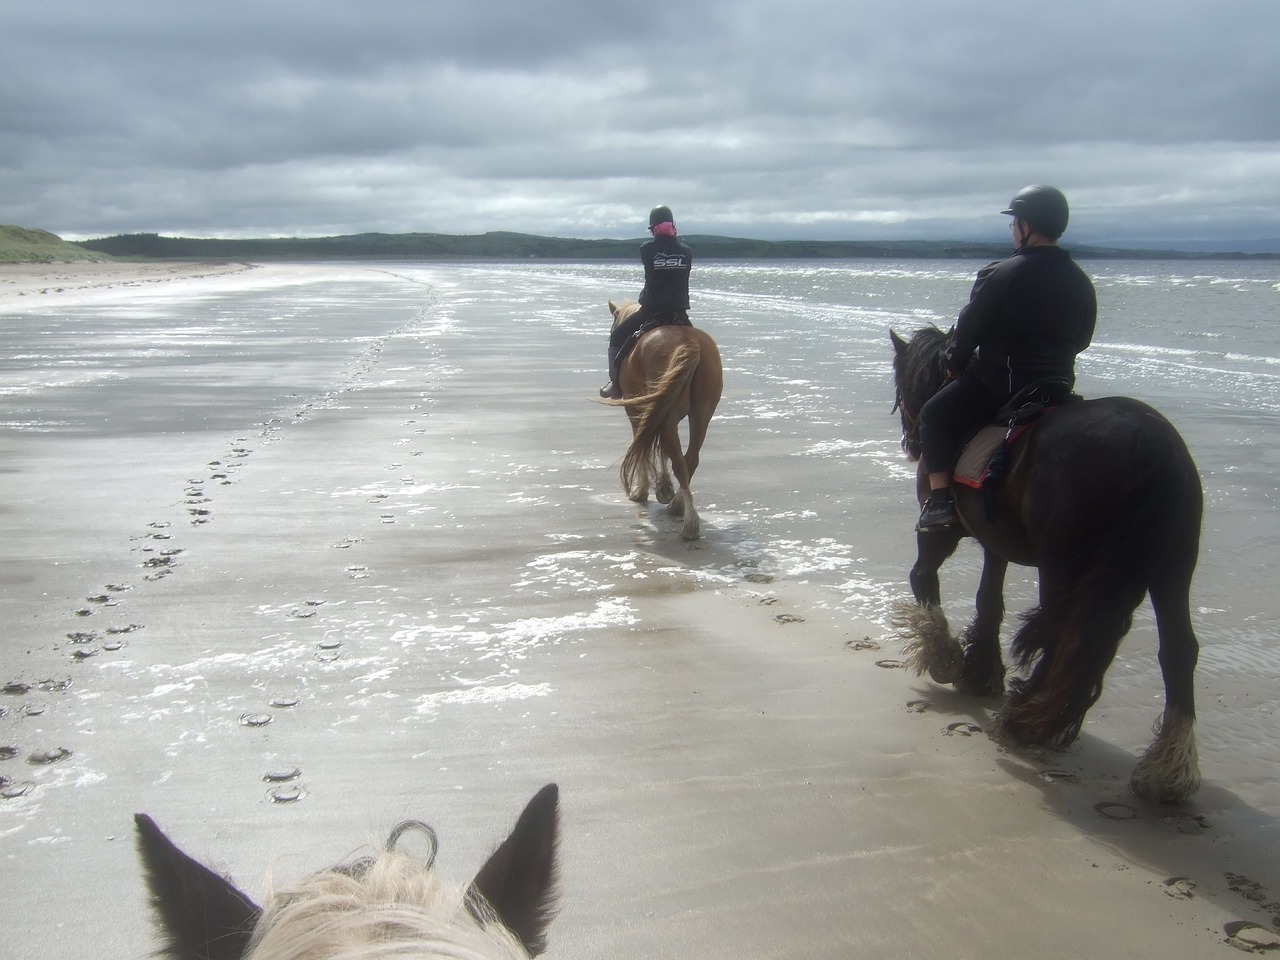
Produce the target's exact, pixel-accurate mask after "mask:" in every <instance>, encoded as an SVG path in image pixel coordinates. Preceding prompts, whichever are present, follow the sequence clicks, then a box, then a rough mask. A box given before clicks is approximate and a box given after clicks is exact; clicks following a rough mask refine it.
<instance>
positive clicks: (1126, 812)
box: [1093, 800, 1138, 820]
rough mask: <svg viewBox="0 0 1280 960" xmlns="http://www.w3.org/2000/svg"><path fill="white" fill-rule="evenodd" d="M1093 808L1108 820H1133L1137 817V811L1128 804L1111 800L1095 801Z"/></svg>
mask: <svg viewBox="0 0 1280 960" xmlns="http://www.w3.org/2000/svg"><path fill="white" fill-rule="evenodd" d="M1093 809H1094V810H1096V811H1098V813H1100V814H1102V816H1104V817H1106V818H1107V819H1108V820H1135V819H1137V817H1138V811H1137V810H1136V809H1134V808H1133V807H1131V806H1129V804H1127V803H1117V802H1115V801H1113V800H1112V801H1107V800H1104V801H1103V802H1102V803H1095V804H1094V805H1093Z"/></svg>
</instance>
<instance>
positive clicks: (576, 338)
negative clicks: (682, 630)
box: [0, 261, 1280, 676]
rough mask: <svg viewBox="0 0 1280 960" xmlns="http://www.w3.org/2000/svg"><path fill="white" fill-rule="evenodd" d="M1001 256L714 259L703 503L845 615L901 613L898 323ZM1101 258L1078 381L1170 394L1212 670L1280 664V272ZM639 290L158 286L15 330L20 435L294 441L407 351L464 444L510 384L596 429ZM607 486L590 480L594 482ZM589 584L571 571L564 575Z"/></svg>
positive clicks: (517, 281)
mask: <svg viewBox="0 0 1280 960" xmlns="http://www.w3.org/2000/svg"><path fill="white" fill-rule="evenodd" d="M976 266H977V264H974V263H969V262H963V261H960V262H932V261H928V262H901V263H895V262H884V261H839V262H835V263H826V262H813V261H793V262H780V263H754V262H752V263H737V262H708V263H700V264H699V265H698V267H697V270H696V273H695V283H694V288H695V289H694V305H693V315H694V317H695V319H696V321H697V322H698V323H700V324H701V325H703V326H705V327H706V328H707V329H709V330H710V331H711V332H712V333H713V334H714V335H715V336H716V338H717V340H718V342H719V344H720V347H721V350H722V353H723V355H724V359H725V368H726V374H725V379H726V390H725V397H724V400H723V402H722V404H721V407H720V409H719V411H718V413H717V417H716V420H715V423H714V426H713V429H712V431H711V435H710V438H709V440H708V444H707V447H706V452H705V456H704V460H703V466H702V469H701V471H700V473H699V476H698V478H697V482H696V484H695V491H696V493H697V498H698V503H699V504H700V506H701V510H702V513H703V515H704V520H705V522H706V524H707V526H708V528H709V530H710V531H711V534H710V536H711V537H712V538H713V539H714V540H715V542H716V543H717V544H719V545H721V546H722V547H723V548H724V549H726V550H727V551H728V552H729V553H728V555H730V556H732V557H733V562H734V563H735V564H738V565H750V567H751V568H752V569H753V570H755V571H756V572H757V574H758V575H759V576H760V577H768V576H786V577H789V578H804V579H806V580H809V581H812V583H813V584H815V585H816V586H817V587H819V588H820V590H821V593H822V595H825V596H826V597H827V598H828V602H829V603H830V604H831V605H832V606H835V607H839V608H842V609H846V610H848V611H849V612H850V614H851V615H856V616H859V617H864V618H867V619H870V620H872V621H875V622H880V623H884V622H886V612H887V607H888V603H889V601H890V600H891V598H893V597H896V596H900V595H901V593H902V591H903V572H904V571H905V569H906V567H907V566H909V563H910V559H911V553H912V550H913V544H912V536H911V529H910V528H911V521H912V514H913V507H912V505H911V482H910V478H911V477H912V475H913V466H912V465H911V464H909V463H907V462H906V460H905V459H904V458H903V456H902V455H901V451H900V448H899V444H898V424H897V419H896V417H895V416H893V415H892V414H891V413H890V411H889V407H890V406H891V404H892V388H891V384H890V370H889V359H890V351H889V349H888V345H887V333H888V331H889V330H890V329H895V330H898V331H899V332H906V331H910V330H912V329H914V328H916V327H918V326H921V325H924V324H927V323H934V324H938V325H941V326H946V325H947V324H949V323H950V322H951V320H952V318H953V316H954V312H955V310H956V309H957V307H958V306H959V305H960V304H961V303H963V300H964V298H965V296H966V295H967V291H968V287H969V285H970V283H971V282H972V276H973V273H974V270H975V269H976ZM1085 266H1086V267H1087V268H1088V269H1089V270H1090V271H1091V273H1092V274H1093V275H1094V277H1095V279H1096V283H1097V286H1098V290H1099V299H1100V305H1101V311H1100V312H1101V318H1100V323H1099V328H1098V333H1097V336H1096V339H1095V343H1094V346H1093V347H1092V348H1091V349H1090V350H1089V351H1088V352H1087V353H1086V354H1085V355H1084V356H1083V357H1082V358H1081V361H1080V379H1079V390H1080V391H1081V392H1082V393H1084V394H1086V395H1089V396H1097V395H1103V394H1108V393H1125V394H1128V395H1131V396H1135V397H1138V398H1139V399H1143V400H1146V401H1148V402H1150V403H1152V404H1154V405H1155V406H1157V407H1158V408H1159V409H1161V410H1162V412H1164V413H1165V414H1166V415H1167V416H1168V417H1169V418H1170V419H1171V420H1172V421H1173V422H1174V423H1175V425H1176V426H1178V428H1179V429H1180V430H1181V431H1182V432H1183V434H1184V436H1185V437H1186V439H1187V442H1188V444H1189V445H1190V447H1191V449H1192V452H1193V455H1194V456H1195V457H1196V459H1197V462H1198V463H1199V465H1200V467H1201V470H1202V473H1203V476H1204V482H1205V489H1206V517H1205V526H1204V543H1203V548H1202V559H1201V564H1200V571H1199V574H1198V577H1197V580H1196V589H1195V602H1196V605H1197V607H1198V608H1199V609H1198V619H1197V626H1198V630H1199V634H1200V638H1201V641H1202V643H1203V645H1204V647H1205V651H1204V656H1203V660H1202V663H1203V666H1202V669H1203V670H1205V671H1213V670H1215V669H1218V668H1219V667H1221V668H1224V669H1225V668H1228V667H1230V668H1231V669H1241V668H1247V669H1249V670H1253V671H1262V672H1264V673H1267V674H1269V675H1271V676H1274V675H1276V674H1277V673H1280V652H1278V648H1277V646H1276V645H1275V644H1274V643H1272V642H1270V638H1271V637H1274V636H1275V635H1276V633H1277V626H1278V625H1280V598H1278V597H1277V594H1276V592H1275V590H1274V589H1273V584H1274V577H1273V575H1272V573H1271V570H1270V565H1271V563H1272V561H1273V559H1274V544H1275V541H1276V535H1277V533H1280V524H1278V523H1277V520H1276V518H1277V505H1278V501H1280V483H1278V481H1277V479H1276V477H1277V468H1278V467H1280V454H1277V450H1280V333H1277V329H1276V325H1275V323H1274V322H1273V318H1274V315H1275V306H1276V301H1277V299H1280V282H1278V281H1277V275H1276V272H1275V269H1274V266H1273V265H1271V264H1265V263H1264V264H1251V263H1234V262H1222V263H1209V262H1196V263H1189V264H1188V263H1174V262H1169V263H1164V262H1141V263H1138V262H1134V263H1115V262H1106V263H1091V262H1086V263H1085ZM245 276H246V278H252V277H253V274H252V273H251V274H248V275H245ZM635 288H636V270H635V268H634V267H633V266H632V265H630V264H501V265H488V264H486V265H474V264H472V265H468V264H460V265H450V266H447V267H445V266H439V265H434V264H433V265H421V264H399V263H397V264H378V265H359V266H358V267H357V268H356V269H345V268H343V269H335V272H334V276H333V278H332V279H328V280H326V281H325V282H309V283H305V284H299V283H297V282H294V281H289V280H286V281H284V282H274V283H272V282H263V281H262V280H253V279H245V280H244V281H243V282H241V283H239V284H236V285H233V286H232V288H231V289H220V288H218V287H216V286H215V287H208V288H201V289H200V291H199V292H198V293H195V294H189V295H186V296H182V297H178V298H173V297H167V296H164V295H163V294H162V293H158V292H151V293H149V294H148V295H146V296H139V295H133V296H131V297H121V298H119V299H116V300H107V301H99V302H95V303H88V304H83V305H79V306H76V307H71V308H67V307H62V308H57V309H53V310H41V309H39V307H38V305H37V306H35V307H34V308H33V307H31V306H30V305H26V304H24V307H23V309H22V310H21V311H19V312H14V313H13V314H12V315H11V316H8V317H6V318H5V342H6V346H7V349H6V351H5V356H4V357H3V358H0V441H2V442H3V443H4V444H5V445H6V447H7V448H8V449H10V450H12V451H14V452H16V453H18V454H19V455H20V454H21V453H22V451H23V450H25V449H28V448H30V447H40V446H42V445H47V444H49V443H52V442H56V440H57V439H58V438H69V437H77V438H99V439H109V438H116V437H119V438H127V437H138V436H141V435H144V434H148V433H150V434H157V433H158V434H165V435H186V436H190V435H192V434H194V433H200V432H215V433H216V432H237V431H240V432H245V431H256V432H257V433H258V434H259V435H260V437H261V438H263V439H265V440H267V441H269V440H270V439H271V438H272V436H273V435H275V434H278V433H279V431H281V430H283V429H286V428H287V427H288V426H289V425H290V424H296V423H299V422H302V421H304V420H305V419H306V418H307V417H308V416H309V415H310V414H311V413H312V412H313V411H314V410H316V409H318V408H319V409H324V408H326V407H332V406H334V405H341V404H342V402H343V397H344V395H345V394H349V393H352V392H358V391H360V390H363V389H369V388H371V387H373V386H376V385H377V384H378V383H379V382H384V383H395V382H396V380H397V371H396V370H395V369H394V368H392V369H388V364H386V363H383V362H381V361H382V351H383V350H385V349H386V348H387V347H388V345H390V344H394V343H396V342H397V341H398V340H405V339H408V340H412V339H419V340H423V341H428V342H429V343H430V344H431V349H432V357H433V359H432V366H431V368H430V369H429V371H427V374H428V377H427V382H424V383H422V384H420V385H419V386H420V388H421V403H422V405H423V408H424V410H425V409H428V408H432V409H434V408H439V410H440V412H442V413H444V412H447V415H448V416H449V417H450V418H453V419H454V420H455V422H456V424H457V432H458V434H459V435H461V436H465V435H467V434H470V433H474V434H475V435H476V438H477V440H476V442H479V443H482V444H485V445H486V446H487V445H488V444H487V440H484V439H481V438H483V437H484V435H485V431H486V424H485V422H483V421H482V420H481V419H476V420H475V421H474V422H468V418H469V417H472V416H479V415H480V413H481V411H482V409H484V406H483V405H482V404H480V403H475V404H471V403H469V400H468V396H467V392H468V391H469V390H485V389H490V388H496V389H499V390H501V389H509V390H511V391H512V392H514V393H517V394H519V395H520V397H521V399H520V401H519V405H520V406H521V408H522V410H521V413H522V418H523V427H522V432H524V433H526V434H528V433H529V432H531V431H536V430H537V429H538V425H537V421H538V418H539V417H544V418H545V419H547V422H548V423H554V422H555V419H556V418H555V417H554V416H552V414H554V413H555V412H559V411H563V410H565V409H569V410H572V411H573V415H574V416H575V417H581V418H582V419H583V421H584V422H587V421H589V422H591V423H593V424H596V425H597V426H598V425H599V423H601V422H604V421H607V418H609V417H610V416H611V415H612V414H613V411H608V410H602V409H599V408H597V407H593V406H591V405H590V403H589V399H590V397H591V395H592V393H593V392H594V389H595V386H596V385H598V384H597V383H596V381H598V380H600V379H602V378H601V376H600V366H601V364H600V355H601V353H602V350H601V343H602V341H603V339H604V335H605V329H606V327H607V320H608V314H607V312H606V310H605V307H604V301H605V300H606V299H608V298H610V297H612V298H613V299H616V300H619V301H621V300H624V299H627V298H628V296H629V295H630V294H632V293H633V292H634V290H635ZM419 375H421V374H420V372H416V371H415V373H414V376H419ZM486 381H487V382H486ZM473 384H474V385H473ZM544 411H545V412H544ZM489 413H490V412H489V411H486V412H485V414H484V415H485V416H488V415H489ZM614 419H616V420H621V416H620V415H618V416H616V417H614ZM615 434H616V436H615ZM608 436H609V439H610V440H611V441H613V442H611V443H605V444H603V445H601V446H599V447H596V448H591V449H586V448H584V447H583V446H582V445H581V444H580V443H575V444H570V443H569V441H571V440H575V439H577V438H575V437H574V434H573V431H572V430H570V431H568V432H567V434H566V435H564V436H560V435H557V434H555V433H554V431H552V432H551V435H549V436H548V437H547V440H546V443H545V445H544V446H542V447H538V446H537V445H526V446H525V449H523V450H522V451H521V456H520V458H519V462H517V460H516V459H514V458H513V459H512V460H511V462H510V463H508V464H505V465H504V466H503V467H502V468H501V469H502V471H503V472H504V473H505V476H506V479H507V480H508V481H509V488H510V489H509V496H507V497H505V498H504V502H503V503H502V504H501V505H500V506H499V507H496V508H495V509H496V511H497V515H498V516H499V517H500V519H499V520H498V523H499V525H504V524H505V525H510V524H515V525H517V526H518V525H519V524H520V523H521V522H522V519H521V518H522V517H523V516H525V515H528V514H529V513H531V512H532V511H535V510H537V509H538V508H539V504H540V500H539V499H538V496H537V495H530V496H522V495H521V493H520V491H519V487H520V486H521V481H520V478H521V477H524V476H535V475H540V474H543V473H545V472H546V471H548V470H555V469H557V464H558V461H559V460H561V459H562V458H563V457H564V453H563V452H562V451H561V449H560V448H561V447H564V446H569V445H572V446H574V447H575V451H574V454H573V456H575V457H577V458H578V459H579V460H583V461H585V462H586V463H588V464H590V466H591V469H592V470H593V471H594V470H596V468H597V467H598V470H599V475H598V476H597V477H595V480H596V481H597V482H598V490H596V491H594V494H595V495H596V496H600V495H606V496H608V497H612V496H613V495H614V493H615V491H613V490H611V489H610V482H609V480H610V478H609V474H610V471H611V469H612V466H611V465H612V464H613V463H614V462H615V461H616V458H617V456H618V455H619V454H620V452H621V447H622V444H623V442H624V440H625V428H624V427H623V426H622V424H621V423H619V424H618V425H617V428H616V430H612V433H610V434H609V435H608ZM431 455H432V453H431V452H428V454H427V456H431ZM493 455H494V456H495V457H498V458H501V456H502V452H501V451H494V453H493ZM422 489H423V488H422V485H421V483H419V484H418V490H420V491H421V490H422ZM403 494H404V491H403V490H400V491H395V495H396V496H397V497H398V498H401V499H402V498H403ZM582 500H583V501H584V502H588V501H590V500H591V495H588V494H587V493H586V492H585V491H584V496H583V497H582ZM564 511H565V513H564V520H563V522H564V524H565V531H564V532H565V534H566V535H573V533H574V531H579V530H581V529H582V528H583V526H584V525H585V523H586V522H587V520H588V518H587V517H583V516H577V515H575V513H574V510H573V505H572V504H570V503H566V504H565V505H564ZM589 512H590V511H588V513H589ZM977 562H978V561H977V557H976V550H962V551H961V555H960V556H959V557H958V558H957V560H956V561H954V562H953V564H952V566H951V569H950V574H951V576H950V578H949V583H948V586H947V587H946V588H944V589H946V595H947V596H951V597H955V598H957V600H967V597H968V596H969V595H970V592H971V588H972V581H973V577H974V576H975V571H976V565H977ZM547 563H548V567H547V570H546V571H544V574H543V575H544V576H545V577H547V578H551V577H552V574H551V573H550V572H549V571H550V570H552V569H559V568H560V566H561V565H562V564H566V563H567V562H566V561H564V560H561V559H556V560H549V561H548V562H547ZM732 573H733V571H732V570H728V571H726V575H731V574H732ZM580 576H582V574H581V573H569V572H567V571H566V572H565V573H564V574H563V578H564V583H569V582H571V581H572V580H573V579H574V578H575V577H580ZM950 581H954V585H952V583H951V582H950ZM1033 597H1034V578H1033V577H1032V576H1029V575H1026V574H1024V573H1019V572H1018V571H1014V573H1013V575H1012V576H1011V584H1010V607H1011V609H1017V608H1018V606H1019V605H1023V606H1025V605H1028V604H1030V603H1031V602H1032V600H1033ZM963 609H964V608H963V607H961V609H960V610H959V611H958V614H953V616H957V615H962V614H963ZM1148 621H1149V618H1147V617H1145V615H1140V622H1139V627H1140V628H1141V629H1144V630H1147V631H1149V630H1150V627H1151V624H1150V623H1149V622H1148ZM1123 656H1124V652H1123V651H1122V657H1123ZM1143 659H1144V661H1145V660H1146V659H1148V658H1147V657H1146V655H1145V653H1144V655H1143Z"/></svg>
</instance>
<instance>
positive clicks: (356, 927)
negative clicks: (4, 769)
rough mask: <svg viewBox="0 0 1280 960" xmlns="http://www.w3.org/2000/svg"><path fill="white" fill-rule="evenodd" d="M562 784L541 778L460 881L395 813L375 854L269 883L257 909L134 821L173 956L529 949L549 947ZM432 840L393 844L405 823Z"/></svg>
mask: <svg viewBox="0 0 1280 960" xmlns="http://www.w3.org/2000/svg"><path fill="white" fill-rule="evenodd" d="M558 805H559V792H558V790H557V788H556V785H555V784H548V785H547V786H545V787H543V788H542V789H541V790H540V791H538V793H537V794H536V795H535V796H534V798H533V799H532V800H531V801H529V804H528V806H526V807H525V810H524V813H522V814H521V815H520V819H519V820H518V821H517V823H516V826H515V829H514V830H513V831H512V833H511V835H510V836H509V837H508V838H507V839H506V840H505V841H503V843H502V845H501V846H499V847H498V849H497V850H496V851H495V852H494V854H493V855H492V856H491V857H490V858H489V860H488V862H486V863H485V865H484V866H483V867H482V868H481V870H480V872H479V873H478V874H477V875H476V878H475V880H473V881H472V883H471V884H470V885H469V886H467V887H466V888H465V889H459V888H457V887H454V886H453V885H451V884H448V883H445V882H444V881H443V880H441V879H440V878H439V877H437V876H436V875H435V873H434V872H433V871H432V869H431V868H432V863H433V861H434V860H435V848H436V835H435V831H434V830H432V829H431V828H430V827H429V826H427V825H426V824H424V823H421V822H419V821H416V820H410V821H405V822H403V823H401V824H399V825H398V826H397V827H396V828H395V829H394V830H393V831H392V833H391V837H390V839H389V840H388V841H387V844H386V847H385V848H384V849H383V850H381V851H379V852H378V854H377V855H376V856H370V857H363V858H360V859H357V860H355V861H353V862H351V863H346V864H342V865H340V866H337V867H333V868H332V869H329V870H323V871H321V872H319V873H316V874H314V875H312V876H310V877H308V878H306V879H304V880H302V881H300V882H298V883H294V884H289V885H285V886H282V887H280V888H278V889H276V890H275V891H274V892H272V893H271V895H270V896H269V898H268V900H267V903H266V907H265V909H264V908H260V907H258V905H257V904H255V903H254V902H253V901H252V900H251V899H250V898H249V897H248V896H247V895H245V894H244V893H241V892H240V891H239V890H238V889H236V887H235V886H234V885H233V884H232V883H231V882H230V881H229V880H227V879H225V878H224V877H222V876H221V875H219V874H217V873H215V872H214V871H212V870H210V869H209V868H208V867H206V866H203V865H202V864H200V863H199V862H197V861H196V860H193V859H192V858H191V857H189V856H187V854H185V853H183V852H182V851H181V850H179V849H178V847H177V846H175V845H174V843H173V841H171V840H170V839H169V838H168V837H167V836H165V835H164V834H163V833H162V832H161V831H160V828H159V827H157V826H156V825H155V822H154V821H153V820H152V819H151V818H150V817H148V816H147V815H146V814H142V813H140V814H138V815H137V816H136V817H134V822H135V824H136V826H137V830H138V852H139V855H140V856H141V858H142V862H143V866H144V868H145V871H146V877H147V886H148V887H149V889H150V891H151V902H152V906H153V908H154V910H155V913H156V919H157V921H158V926H159V927H160V929H161V931H162V932H163V933H164V935H165V939H166V944H165V946H164V947H163V948H162V950H161V951H160V955H161V956H167V957H170V958H173V960H191V958H196V957H199V958H206V960H242V958H243V960H324V958H327V957H336V956H341V957H343V958H346V960H365V958H367V960H375V958H379V957H389V956H393V955H394V956H396V957H400V958H404V960H428V958H444V957H448V958H452V960H528V958H529V957H532V956H536V955H537V954H539V953H541V952H542V951H543V950H544V949H545V948H546V931H547V927H548V926H549V924H550V922H551V917H552V914H553V912H554V905H555V899H556V893H555V886H556V871H557V867H556V844H557V839H558V833H559V812H558ZM415 829H416V830H418V831H421V832H422V833H423V834H424V835H425V837H426V839H427V841H428V842H429V844H430V850H429V852H428V854H427V855H426V856H425V857H424V858H423V859H422V860H419V859H417V858H415V857H413V856H410V855H409V854H407V853H401V852H397V851H396V849H395V847H396V843H397V842H398V841H399V840H400V839H401V838H402V837H403V835H404V834H405V833H407V832H409V831H411V830H415Z"/></svg>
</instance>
